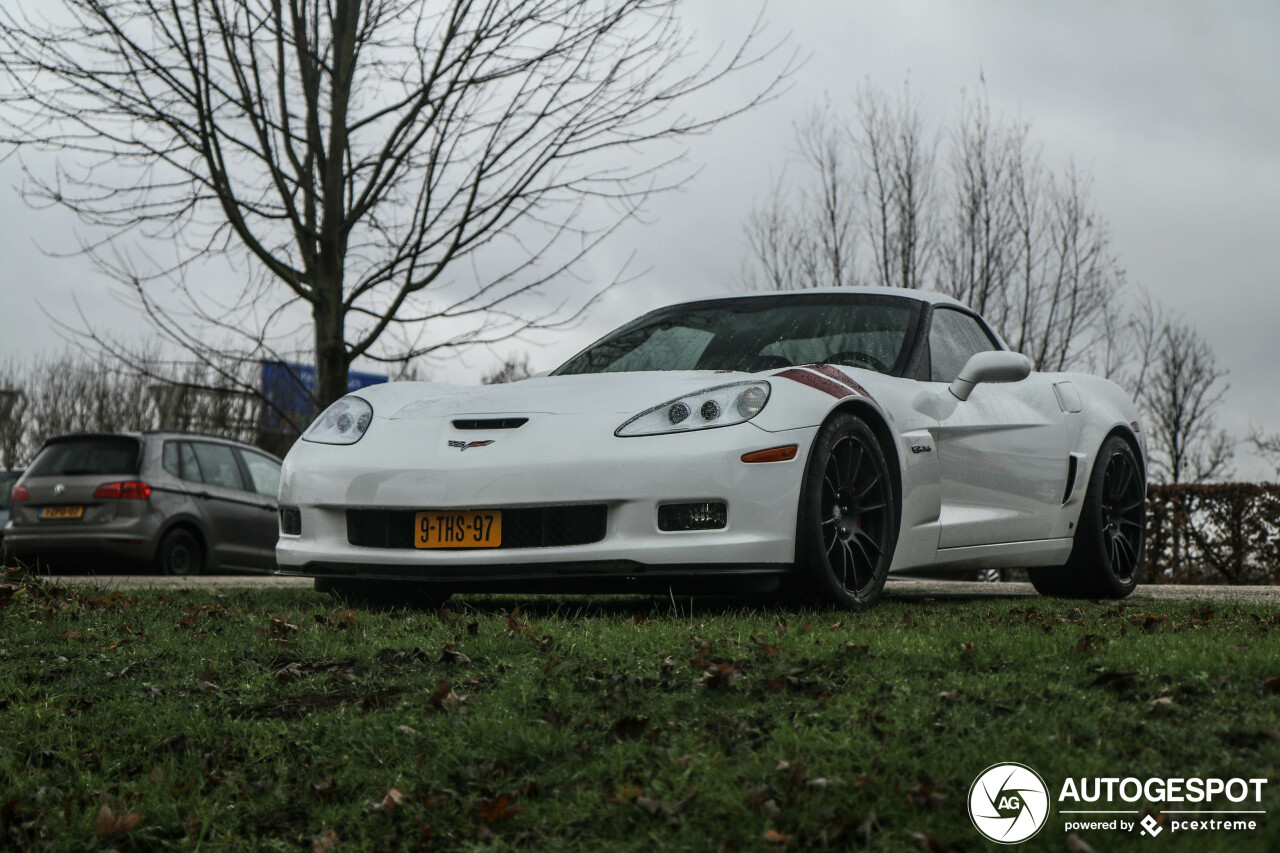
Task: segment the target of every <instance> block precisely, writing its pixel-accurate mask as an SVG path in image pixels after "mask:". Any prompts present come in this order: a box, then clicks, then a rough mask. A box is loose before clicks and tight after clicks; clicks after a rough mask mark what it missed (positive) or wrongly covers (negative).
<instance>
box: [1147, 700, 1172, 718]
mask: <svg viewBox="0 0 1280 853" xmlns="http://www.w3.org/2000/svg"><path fill="white" fill-rule="evenodd" d="M1172 705H1173V697H1172V696H1157V697H1156V698H1154V699H1152V700H1151V703H1150V704H1149V705H1148V706H1147V713H1149V714H1154V713H1155V712H1157V711H1160V710H1162V709H1167V708H1169V707H1170V706H1172Z"/></svg>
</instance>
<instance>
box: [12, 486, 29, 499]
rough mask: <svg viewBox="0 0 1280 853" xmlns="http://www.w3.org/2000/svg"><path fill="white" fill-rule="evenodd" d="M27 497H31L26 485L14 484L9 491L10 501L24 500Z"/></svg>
mask: <svg viewBox="0 0 1280 853" xmlns="http://www.w3.org/2000/svg"><path fill="white" fill-rule="evenodd" d="M29 497H31V493H30V492H28V491H27V487H26V486H14V487H13V491H11V492H10V493H9V500H11V501H25V500H26V499H27V498H29Z"/></svg>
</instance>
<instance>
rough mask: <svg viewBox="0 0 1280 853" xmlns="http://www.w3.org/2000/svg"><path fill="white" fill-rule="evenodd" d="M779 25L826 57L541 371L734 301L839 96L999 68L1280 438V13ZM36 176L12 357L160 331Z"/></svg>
mask: <svg viewBox="0 0 1280 853" xmlns="http://www.w3.org/2000/svg"><path fill="white" fill-rule="evenodd" d="M757 8H758V7H757V6H756V5H754V4H752V3H748V2H743V0H688V2H687V3H686V4H685V14H686V20H687V22H688V24H689V26H690V27H691V28H693V29H695V30H696V31H697V32H698V34H699V36H701V37H702V40H703V42H704V43H711V42H715V41H719V40H720V39H722V38H723V39H725V40H727V41H732V40H733V39H734V37H735V36H739V37H740V35H741V34H742V33H743V32H745V30H746V29H747V28H748V27H749V26H750V24H751V21H752V19H753V18H754V15H755V12H756V11H757ZM766 18H767V21H768V24H769V32H770V34H771V35H773V36H774V37H780V36H782V35H784V34H786V33H790V34H791V43H792V44H793V45H795V46H797V47H799V48H800V49H801V50H802V51H803V52H805V53H807V54H809V55H810V58H809V61H808V63H807V64H806V65H805V66H804V67H803V68H802V69H801V70H800V71H799V72H798V73H797V74H796V75H795V78H794V85H793V86H792V88H791V90H790V91H789V92H788V93H787V94H786V95H785V96H784V97H782V98H780V99H778V100H776V101H774V102H772V103H770V104H768V105H766V106H764V107H762V108H761V109H759V110H758V111H756V112H755V113H753V114H751V115H748V116H745V117H742V118H739V119H736V120H734V121H733V122H731V123H729V124H726V125H724V126H722V127H721V128H719V129H718V130H717V131H715V132H714V133H713V134H711V135H709V136H707V137H705V138H700V139H698V140H696V141H695V143H694V144H693V145H691V146H690V150H689V162H690V164H691V165H694V166H698V167H700V168H701V171H700V173H699V174H698V175H697V177H696V179H694V180H693V181H692V182H691V183H689V184H688V186H687V187H686V188H685V189H684V190H683V191H681V192H680V193H679V194H674V195H669V196H666V197H663V198H660V199H657V200H656V201H654V202H653V203H652V204H651V206H650V207H649V210H648V215H647V222H646V223H645V224H643V225H640V224H633V225H631V226H629V227H627V228H626V229H624V230H623V231H622V232H620V233H619V234H618V235H617V237H616V239H615V240H614V241H613V242H612V243H611V244H609V245H608V246H607V247H606V249H605V251H603V252H602V253H601V254H600V255H598V256H597V257H596V258H595V259H594V261H593V266H594V268H595V269H597V270H599V271H600V274H602V275H603V274H606V271H608V270H611V269H613V268H614V267H615V266H616V264H617V263H618V262H620V260H621V259H622V258H624V257H626V256H628V255H634V258H635V260H634V266H635V267H636V268H640V269H645V270H647V272H646V273H645V275H644V276H643V277H642V278H641V279H640V280H639V281H637V282H635V283H634V284H632V285H629V286H628V287H627V288H626V289H625V290H622V289H619V290H615V291H614V292H613V293H612V294H611V295H610V296H609V297H607V298H606V300H605V302H604V303H603V304H602V305H601V307H600V309H599V310H598V311H596V312H595V313H594V314H592V315H591V316H590V317H589V318H588V319H587V320H586V321H585V322H584V323H583V324H582V325H581V326H580V327H579V328H578V329H576V330H574V331H573V332H571V333H568V334H562V335H557V336H554V337H548V338H545V339H542V340H540V341H536V342H535V344H536V345H532V346H529V347H527V348H528V349H529V351H530V354H531V359H532V361H533V363H534V367H535V368H537V369H545V368H550V367H553V366H555V364H557V363H558V362H559V361H561V360H563V358H565V357H567V356H568V355H570V354H572V352H573V351H575V350H576V349H577V348H579V347H580V346H582V345H583V344H585V343H587V342H589V340H591V339H593V338H595V337H598V336H599V335H600V334H603V333H604V332H606V331H608V330H609V328H611V327H613V326H615V325H617V324H618V323H620V322H622V321H624V320H626V319H629V318H630V317H631V316H634V314H636V313H638V312H640V311H641V310H648V309H650V308H654V307H657V306H659V305H661V304H663V303H666V302H670V301H674V300H677V299H681V298H685V297H689V296H700V295H703V294H707V295H711V294H716V293H722V292H725V291H727V290H731V289H732V288H733V287H734V286H735V285H736V283H737V282H738V280H739V279H740V267H741V259H742V256H743V254H744V252H745V248H746V247H745V242H744V239H743V232H742V224H743V221H744V218H745V216H746V214H747V212H748V211H749V210H750V208H751V206H752V204H753V203H756V202H759V201H760V200H762V199H763V198H764V197H765V196H766V195H767V194H768V192H769V189H770V186H771V182H772V181H774V180H776V179H777V178H778V176H779V175H781V174H783V170H784V167H785V166H786V164H787V162H788V159H789V158H792V157H793V156H794V151H793V144H792V133H793V122H794V121H796V120H797V119H799V118H800V117H801V116H802V115H803V113H804V111H805V108H806V107H807V106H809V105H811V104H812V103H813V102H814V101H815V100H817V99H819V98H821V97H823V96H824V94H825V95H827V96H829V97H830V99H831V100H832V102H833V103H835V104H837V105H847V104H848V103H849V99H850V98H851V96H852V93H853V92H854V90H855V89H856V88H857V86H858V84H859V83H860V82H861V81H862V80H864V79H867V80H870V81H871V82H872V83H873V84H875V85H878V86H880V87H882V88H885V89H894V88H896V87H898V86H900V85H901V84H902V82H903V81H905V80H908V79H909V80H910V86H911V91H912V93H913V96H915V97H918V98H919V100H920V104H921V111H922V113H923V114H924V115H925V116H926V117H928V118H930V119H931V120H933V121H934V122H935V123H939V124H940V123H942V122H943V121H944V120H946V119H947V118H949V117H950V116H951V115H952V113H953V111H954V110H955V108H956V105H957V101H958V96H959V93H960V91H961V89H963V88H972V87H973V86H974V85H975V84H976V83H977V81H978V75H979V72H980V71H981V73H982V75H983V77H984V78H985V81H986V85H987V91H988V95H989V98H990V102H991V106H992V112H993V114H996V115H1002V116H1004V117H1007V118H1011V119H1012V118H1021V119H1022V120H1024V121H1028V122H1030V123H1031V126H1032V136H1033V138H1034V140H1035V141H1036V142H1038V143H1040V144H1041V145H1042V146H1043V150H1044V158H1045V161H1046V163H1047V164H1048V165H1050V166H1053V167H1057V166H1060V165H1062V164H1064V163H1065V162H1066V161H1067V160H1068V159H1070V158H1074V160H1075V162H1076V163H1077V164H1078V165H1079V166H1080V167H1082V168H1083V169H1084V170H1085V171H1087V172H1089V173H1090V174H1092V177H1093V181H1094V183H1093V195H1094V199H1095V202H1096V205H1097V208H1098V210H1099V211H1100V213H1101V214H1102V215H1103V216H1104V217H1105V218H1106V219H1107V220H1108V221H1109V223H1110V226H1111V231H1112V237H1113V248H1114V250H1115V252H1116V253H1117V255H1118V256H1119V258H1120V260H1121V262H1122V264H1123V265H1124V267H1125V268H1126V270H1127V271H1128V278H1129V280H1130V282H1132V283H1134V284H1136V285H1140V286H1143V287H1146V288H1147V289H1149V290H1150V291H1151V292H1152V293H1153V294H1154V295H1156V296H1157V297H1158V298H1159V299H1160V300H1161V301H1162V302H1164V303H1165V304H1166V305H1167V306H1168V307H1169V308H1170V309H1172V310H1173V311H1175V312H1177V313H1181V314H1184V315H1185V316H1186V317H1187V318H1188V319H1189V320H1191V321H1192V322H1193V323H1194V325H1195V326H1196V328H1197V329H1198V330H1199V331H1200V332H1201V334H1202V335H1203V336H1204V337H1205V338H1206V339H1207V340H1208V341H1209V342H1210V344H1211V345H1212V346H1213V347H1214V349H1215V352H1216V354H1217V356H1218V359H1219V361H1220V363H1221V364H1222V365H1223V366H1225V367H1226V368H1228V369H1229V370H1230V377H1229V381H1230V383H1231V388H1230V390H1229V391H1228V393H1227V396H1226V398H1225V401H1224V404H1223V406H1222V409H1221V411H1220V413H1219V418H1220V422H1221V425H1222V426H1224V427H1226V428H1228V429H1230V430H1231V431H1232V432H1234V433H1235V434H1236V435H1237V436H1239V437H1241V438H1243V436H1244V435H1245V434H1247V432H1248V429H1249V425H1250V424H1251V423H1252V424H1257V425H1261V426H1263V427H1264V428H1266V429H1268V430H1272V431H1277V430H1280V399H1277V395H1276V394H1275V393H1273V392H1274V388H1275V385H1276V383H1275V381H1274V379H1273V375H1274V371H1275V369H1276V368H1277V367H1280V336H1278V335H1277V325H1278V323H1277V319H1280V275H1278V274H1277V270H1278V269H1280V265H1278V263H1277V260H1276V258H1277V246H1276V244H1277V243H1278V242H1280V3H1276V2H1274V0H1271V2H1258V3H1222V4H1191V3H1167V2H1146V3H1136V2H1134V3H1124V2H1107V3H1101V2H1099V3H1082V2H1070V3H1067V2H1061V3H1048V2H1037V3H1011V2H990V3H981V2H946V3H944V2H933V3H923V2H921V3H911V2H893V3H884V2H879V0H875V2H872V1H871V0H867V2H863V0H792V1H791V2H778V1H777V0H775V2H774V3H772V4H771V6H770V8H769V9H768V10H767V12H766ZM754 85H758V81H756V80H751V79H749V78H743V79H742V80H741V81H738V82H734V83H731V84H730V87H733V86H741V87H744V88H743V90H742V91H744V92H745V91H746V88H747V87H751V86H754ZM724 94H725V95H726V97H730V98H731V92H729V91H726V92H724ZM18 182H19V175H18V174H17V172H16V168H15V163H14V162H13V161H12V160H10V161H8V162H6V163H4V164H0V186H3V188H4V189H3V191H2V192H3V194H0V252H3V258H4V263H3V266H2V267H0V293H2V295H3V301H2V303H0V304H2V305H3V310H2V311H0V357H5V356H9V355H20V354H26V353H33V352H52V351H55V350H57V349H58V348H59V346H60V342H59V341H58V339H57V338H56V336H55V334H54V332H53V329H52V325H51V324H50V322H49V320H48V319H47V318H46V317H45V315H44V313H42V311H41V309H40V308H39V307H38V305H37V299H38V300H39V302H40V303H41V304H43V305H44V306H45V309H46V310H47V311H49V312H50V313H55V314H59V315H60V312H64V311H66V310H67V308H68V305H69V300H70V299H71V297H72V296H75V297H76V298H77V299H78V300H79V301H80V302H81V304H82V305H83V306H85V308H86V309H87V310H88V311H89V312H91V313H92V314H93V315H94V317H95V319H96V320H97V322H99V323H101V324H105V325H106V326H109V327H111V328H115V329H118V330H119V331H120V332H122V333H133V332H134V331H135V330H136V331H137V333H139V334H141V333H142V329H141V328H140V327H139V326H138V325H137V323H136V321H134V320H133V319H132V314H130V313H129V312H128V311H126V310H125V309H123V308H122V307H120V306H119V305H118V304H117V301H116V300H115V299H113V298H112V297H111V295H110V292H111V289H112V287H113V285H111V284H110V283H108V282H105V281H104V280H103V279H101V278H100V277H99V276H98V275H97V274H96V273H95V271H94V270H93V269H92V268H91V267H89V265H88V264H87V262H85V261H84V260H82V259H79V258H70V259H59V258H49V257H46V256H44V255H43V254H42V253H41V252H40V251H39V249H38V248H36V244H37V242H39V241H41V240H42V239H43V240H44V242H45V243H46V244H47V243H48V242H49V240H50V239H51V238H52V237H55V236H58V235H65V234H67V233H68V230H69V229H70V228H71V227H72V225H73V223H71V222H70V221H69V219H68V218H67V217H66V216H65V215H64V214H61V213H58V212H52V211H43V212H38V211H31V210H29V209H28V208H27V207H25V205H24V204H23V202H22V200H21V199H20V198H19V197H18V195H17V193H16V191H14V190H13V189H12V187H13V186H14V185H16V184H17V183H18ZM62 245H65V242H63V243H62ZM491 361H492V356H491V355H490V354H489V353H472V354H471V355H469V356H468V357H466V358H465V359H464V360H463V361H462V362H461V363H458V364H455V365H452V366H447V367H442V368H437V369H436V370H435V371H434V374H433V375H434V376H435V377H436V378H440V379H445V380H449V381H476V379H477V377H478V376H479V374H480V373H481V372H482V371H483V370H484V369H485V368H487V367H489V366H490V365H491ZM1236 462H1237V465H1236V467H1237V470H1238V473H1239V474H1240V475H1242V476H1243V477H1255V476H1259V475H1270V473H1271V472H1270V470H1269V469H1267V468H1265V467H1263V466H1262V465H1261V464H1260V463H1259V462H1257V460H1255V459H1253V457H1252V456H1251V455H1250V454H1249V453H1248V452H1247V450H1246V448H1245V447H1244V446H1241V447H1240V448H1239V450H1238V452H1237V460H1236Z"/></svg>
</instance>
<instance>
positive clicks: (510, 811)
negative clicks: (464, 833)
mask: <svg viewBox="0 0 1280 853" xmlns="http://www.w3.org/2000/svg"><path fill="white" fill-rule="evenodd" d="M522 811H524V806H513V805H511V798H510V797H508V796H507V795H506V794H503V795H502V796H501V797H499V798H498V799H496V800H494V801H493V802H491V803H489V802H482V803H480V817H481V818H482V819H483V820H484V821H485V823H497V822H498V821H500V820H506V819H508V818H513V817H515V816H516V815H518V814H520V812H522Z"/></svg>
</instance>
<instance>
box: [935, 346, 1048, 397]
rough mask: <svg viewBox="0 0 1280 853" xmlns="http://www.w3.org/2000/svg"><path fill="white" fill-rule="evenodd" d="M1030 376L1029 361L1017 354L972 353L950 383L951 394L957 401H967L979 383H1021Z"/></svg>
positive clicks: (1002, 352) (1001, 352)
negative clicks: (954, 379)
mask: <svg viewBox="0 0 1280 853" xmlns="http://www.w3.org/2000/svg"><path fill="white" fill-rule="evenodd" d="M1030 374H1031V359H1029V358H1027V357H1026V356H1025V355H1023V354H1022V353H1019V352H1004V351H1003V350H1000V351H995V352H979V353H974V354H973V355H972V356H971V357H970V358H969V360H968V361H967V362H965V365H964V367H963V368H962V369H961V370H960V375H959V376H957V377H956V381H955V382H952V383H951V394H952V395H953V396H954V397H955V398H956V399H957V400H961V401H963V400H968V399H969V395H970V394H972V393H973V388H974V386H975V385H977V384H978V383H979V382H1021V381H1022V380H1023V379H1026V378H1027V376H1029V375H1030Z"/></svg>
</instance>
